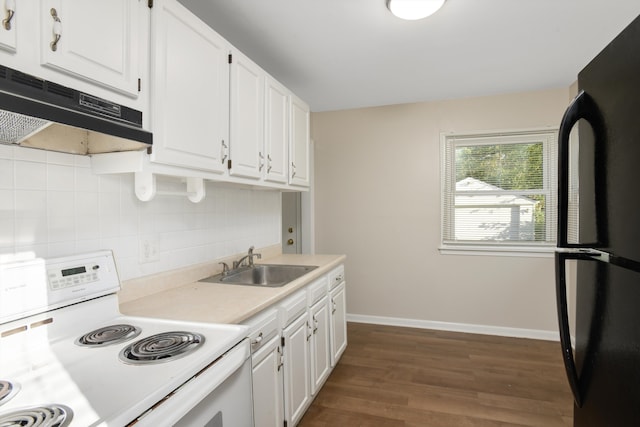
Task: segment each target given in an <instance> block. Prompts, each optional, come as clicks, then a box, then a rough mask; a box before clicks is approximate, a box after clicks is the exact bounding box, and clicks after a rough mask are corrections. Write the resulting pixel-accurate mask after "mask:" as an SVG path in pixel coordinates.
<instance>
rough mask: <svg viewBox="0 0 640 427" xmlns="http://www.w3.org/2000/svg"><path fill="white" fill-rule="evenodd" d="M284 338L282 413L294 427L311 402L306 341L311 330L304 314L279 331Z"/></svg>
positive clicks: (307, 341) (307, 342) (307, 345)
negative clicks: (283, 412) (283, 411)
mask: <svg viewBox="0 0 640 427" xmlns="http://www.w3.org/2000/svg"><path fill="white" fill-rule="evenodd" d="M282 336H283V338H284V347H283V349H284V410H285V421H288V422H289V423H290V424H289V425H296V424H298V421H300V418H302V415H303V414H304V411H305V410H306V409H307V406H308V405H309V403H310V402H311V384H310V378H309V339H310V337H311V329H310V327H309V320H308V314H307V312H305V313H303V314H302V315H301V316H300V317H298V318H297V319H296V320H294V321H293V323H291V324H290V325H289V326H287V327H286V328H285V329H284V330H283V331H282Z"/></svg>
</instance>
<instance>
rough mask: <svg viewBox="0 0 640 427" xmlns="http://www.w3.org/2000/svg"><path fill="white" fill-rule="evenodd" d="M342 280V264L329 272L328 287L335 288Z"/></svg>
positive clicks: (343, 278)
mask: <svg viewBox="0 0 640 427" xmlns="http://www.w3.org/2000/svg"><path fill="white" fill-rule="evenodd" d="M344 280H345V277H344V265H340V266H339V267H336V268H334V269H333V270H331V271H330V272H329V289H333V288H335V287H336V286H338V285H339V284H340V283H342V282H344Z"/></svg>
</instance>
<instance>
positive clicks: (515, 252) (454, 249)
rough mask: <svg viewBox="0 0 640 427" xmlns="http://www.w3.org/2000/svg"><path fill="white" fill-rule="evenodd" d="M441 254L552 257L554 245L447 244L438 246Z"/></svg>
mask: <svg viewBox="0 0 640 427" xmlns="http://www.w3.org/2000/svg"><path fill="white" fill-rule="evenodd" d="M438 250H439V251H440V254H441V255H480V256H517V257H533V258H552V257H553V254H554V252H555V247H554V246H543V247H536V246H515V247H495V246H480V245H478V246H465V245H459V246H457V245H447V246H440V247H439V248H438Z"/></svg>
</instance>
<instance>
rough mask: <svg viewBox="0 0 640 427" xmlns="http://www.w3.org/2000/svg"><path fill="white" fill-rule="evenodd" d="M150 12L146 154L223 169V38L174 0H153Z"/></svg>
mask: <svg viewBox="0 0 640 427" xmlns="http://www.w3.org/2000/svg"><path fill="white" fill-rule="evenodd" d="M151 18H152V22H151V28H152V47H153V50H152V53H153V55H152V57H153V62H152V81H153V88H152V93H153V95H154V97H153V98H154V100H153V103H152V130H153V137H154V141H153V149H152V157H151V159H152V161H154V162H159V163H163V164H169V165H175V166H183V167H188V168H194V169H202V170H206V171H209V172H215V173H223V172H226V169H227V160H228V157H229V44H228V43H227V42H226V41H225V40H224V39H223V38H222V37H220V36H219V35H218V34H217V33H216V32H215V31H213V30H212V29H211V28H210V27H208V26H207V25H206V24H204V23H203V22H202V21H200V20H199V19H198V18H196V17H195V16H194V15H192V14H191V12H189V11H188V10H187V9H186V8H184V7H183V6H182V5H180V4H179V3H178V2H176V1H174V0H161V1H158V0H156V1H155V2H154V6H153V9H152V12H151Z"/></svg>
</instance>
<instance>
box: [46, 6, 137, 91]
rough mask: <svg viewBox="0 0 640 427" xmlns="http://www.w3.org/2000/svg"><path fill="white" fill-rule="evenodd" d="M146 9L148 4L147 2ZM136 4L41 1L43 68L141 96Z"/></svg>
mask: <svg viewBox="0 0 640 427" xmlns="http://www.w3.org/2000/svg"><path fill="white" fill-rule="evenodd" d="M145 3H146V2H145ZM145 3H142V2H140V1H137V0H133V1H132V0H83V1H73V0H41V2H40V25H41V28H40V29H41V31H40V32H41V43H40V55H41V63H42V64H43V65H45V66H48V67H51V68H55V69H57V70H60V71H63V72H65V73H67V74H71V75H73V76H75V77H80V78H82V79H86V80H89V81H91V82H93V83H96V84H99V85H103V86H106V87H108V88H111V89H115V90H116V91H119V92H121V93H124V94H127V95H130V96H137V94H138V78H139V77H140V76H139V72H138V63H139V55H140V54H142V53H144V54H146V52H138V45H139V38H140V37H145V36H146V35H145V34H138V33H137V31H138V29H139V28H140V25H139V19H140V16H141V13H142V12H141V9H140V8H141V7H146V6H145Z"/></svg>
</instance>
